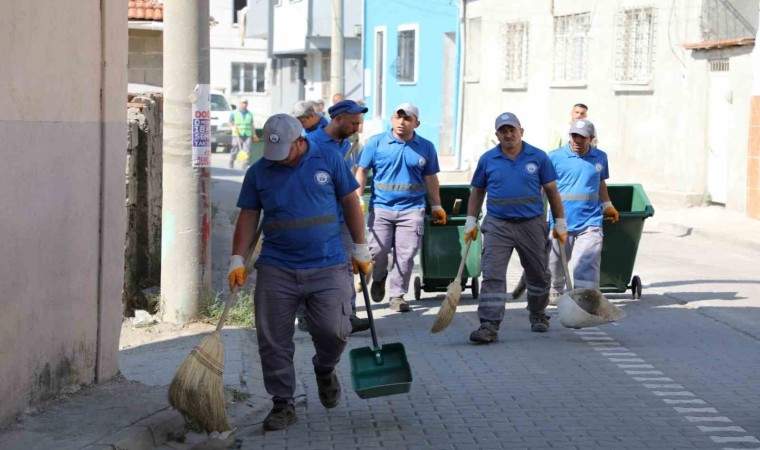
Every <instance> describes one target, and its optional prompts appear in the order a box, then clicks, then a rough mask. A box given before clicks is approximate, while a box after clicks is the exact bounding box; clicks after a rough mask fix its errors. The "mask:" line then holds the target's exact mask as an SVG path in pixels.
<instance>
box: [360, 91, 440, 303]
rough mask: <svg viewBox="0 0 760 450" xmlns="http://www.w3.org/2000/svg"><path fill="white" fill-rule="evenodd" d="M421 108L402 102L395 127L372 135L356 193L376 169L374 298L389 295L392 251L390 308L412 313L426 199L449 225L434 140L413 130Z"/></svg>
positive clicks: (393, 118) (372, 239)
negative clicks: (412, 287)
mask: <svg viewBox="0 0 760 450" xmlns="http://www.w3.org/2000/svg"><path fill="white" fill-rule="evenodd" d="M419 117H420V112H419V109H418V108H417V107H416V106H414V105H412V104H411V103H402V104H400V105H399V106H398V107H397V108H396V109H395V110H394V113H393V115H392V116H391V124H392V126H393V127H392V129H391V130H390V131H388V132H387V133H381V134H378V135H375V136H373V137H371V138H370V139H369V141H368V142H367V145H365V146H364V149H363V150H362V152H361V154H360V155H359V163H358V168H357V171H356V180H357V181H358V182H359V189H358V190H357V191H356V194H357V196H359V197H361V195H362V193H363V192H364V184H365V183H366V181H367V174H368V172H369V171H370V170H373V171H374V178H373V191H372V196H371V197H370V201H369V203H370V204H369V213H368V215H367V226H368V228H369V246H370V252H371V253H372V259H373V261H374V265H373V269H372V277H373V281H372V287H371V289H370V293H371V295H372V300H374V301H376V302H381V301H383V299H384V298H385V281H386V277H387V276H388V256H389V255H390V253H391V251H392V252H393V269H392V271H391V273H390V300H389V303H390V309H391V311H397V312H406V311H409V304H408V303H407V302H406V300H404V295H406V293H407V291H408V290H409V280H410V279H411V277H412V270H413V269H414V257H415V255H416V254H417V251H418V250H419V247H420V243H421V242H422V234H423V232H424V230H425V223H424V220H425V201H426V199H425V197H426V194H427V196H428V198H429V200H430V207H431V210H432V215H433V218H434V221H433V222H434V223H441V224H445V223H446V212H445V211H444V210H443V208H442V207H441V196H440V191H439V187H438V175H437V173H438V172H439V171H440V169H439V167H438V155H437V153H436V151H435V147H434V146H433V143H432V142H430V141H428V140H427V139H425V138H423V137H422V136H420V135H418V134H417V133H416V132H415V131H414V130H415V129H416V128H417V127H419V126H420V120H419Z"/></svg>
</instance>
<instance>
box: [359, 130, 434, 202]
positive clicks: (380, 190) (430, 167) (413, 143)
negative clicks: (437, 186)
mask: <svg viewBox="0 0 760 450" xmlns="http://www.w3.org/2000/svg"><path fill="white" fill-rule="evenodd" d="M358 165H359V166H360V167H362V168H364V169H373V171H374V178H373V181H372V183H373V187H374V188H373V192H372V198H370V204H371V205H372V206H374V207H375V208H381V209H390V210H393V211H403V210H407V209H413V208H424V207H425V194H426V193H427V188H426V186H425V177H426V176H429V175H435V174H437V173H438V172H440V171H441V170H440V169H439V167H438V154H437V153H436V151H435V146H433V143H432V142H430V141H428V140H427V139H425V138H423V137H421V136H420V135H418V134H417V133H414V136H413V137H412V138H411V139H410V140H409V141H407V142H404V141H402V140H401V139H398V138H397V137H396V136H394V135H393V132H392V131H389V132H387V133H382V134H378V135H375V136H372V137H371V138H370V139H369V141H368V142H367V145H365V146H364V149H363V150H362V153H361V155H359V162H358Z"/></svg>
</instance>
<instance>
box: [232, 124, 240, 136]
mask: <svg viewBox="0 0 760 450" xmlns="http://www.w3.org/2000/svg"><path fill="white" fill-rule="evenodd" d="M232 132H233V133H235V136H240V131H239V130H238V127H235V126H233V127H232Z"/></svg>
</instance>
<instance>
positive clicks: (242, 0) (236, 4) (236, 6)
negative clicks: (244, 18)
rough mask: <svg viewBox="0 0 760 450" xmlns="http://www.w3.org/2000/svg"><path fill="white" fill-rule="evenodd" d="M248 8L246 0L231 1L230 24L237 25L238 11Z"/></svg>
mask: <svg viewBox="0 0 760 450" xmlns="http://www.w3.org/2000/svg"><path fill="white" fill-rule="evenodd" d="M246 6H248V0H232V23H238V11H240V10H241V9H243V8H245V7H246Z"/></svg>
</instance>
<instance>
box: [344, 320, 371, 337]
mask: <svg viewBox="0 0 760 450" xmlns="http://www.w3.org/2000/svg"><path fill="white" fill-rule="evenodd" d="M349 319H350V320H351V334H354V333H358V332H360V331H365V330H368V329H369V319H360V318H359V317H357V316H355V315H353V316H351V317H349Z"/></svg>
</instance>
